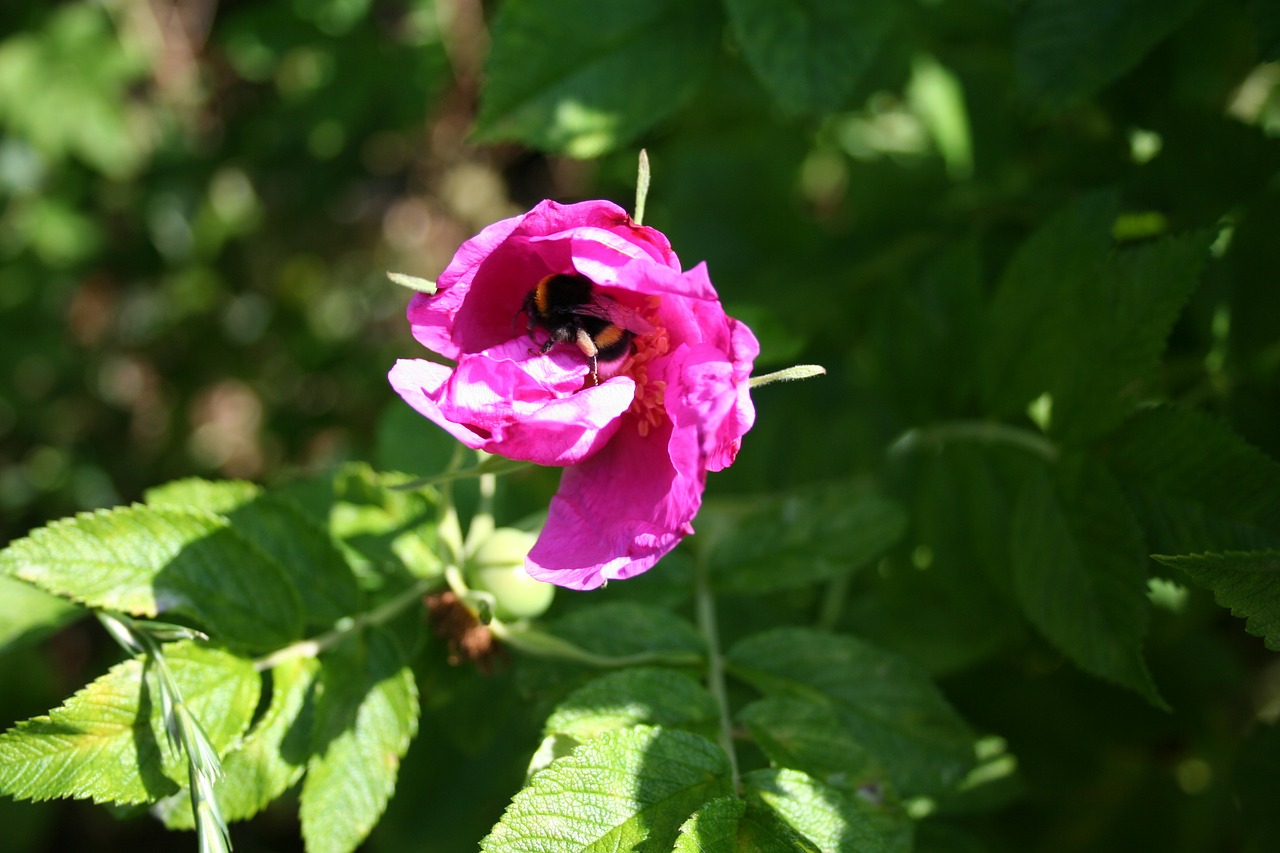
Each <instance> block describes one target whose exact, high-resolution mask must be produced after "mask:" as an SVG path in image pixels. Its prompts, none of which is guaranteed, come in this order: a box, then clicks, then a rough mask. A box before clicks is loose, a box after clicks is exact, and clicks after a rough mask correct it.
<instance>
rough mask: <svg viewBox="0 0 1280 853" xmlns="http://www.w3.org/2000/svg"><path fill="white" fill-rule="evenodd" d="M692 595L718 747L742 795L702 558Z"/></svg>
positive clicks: (708, 569)
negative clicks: (716, 710) (714, 709)
mask: <svg viewBox="0 0 1280 853" xmlns="http://www.w3.org/2000/svg"><path fill="white" fill-rule="evenodd" d="M694 577H695V580H696V586H695V591H694V595H695V597H696V602H697V611H698V630H700V631H701V632H702V637H703V639H704V640H705V641H706V643H707V689H708V690H710V691H711V698H713V699H715V702H716V707H717V708H719V709H720V747H721V748H722V749H723V750H724V751H725V754H726V755H728V756H729V771H730V774H731V779H732V781H733V790H734V792H735V793H737V794H741V793H742V780H741V778H740V777H739V774H738V753H737V751H736V750H735V749H734V746H733V726H732V723H731V721H730V719H729V693H728V691H727V690H726V689H725V681H724V658H723V657H722V656H721V654H720V632H719V629H718V628H717V627H716V601H715V597H714V596H713V595H712V593H711V563H710V561H709V560H708V559H707V558H706V557H705V556H703V555H701V554H700V555H699V556H698V558H697V560H696V561H695V566H694Z"/></svg>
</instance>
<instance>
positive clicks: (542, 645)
mask: <svg viewBox="0 0 1280 853" xmlns="http://www.w3.org/2000/svg"><path fill="white" fill-rule="evenodd" d="M489 630H491V631H492V632H493V635H494V636H495V637H497V638H498V639H499V640H501V641H502V642H504V643H506V644H507V645H509V646H511V648H513V649H515V650H517V651H520V652H523V653H525V654H529V655H534V656H535V657H542V658H552V659H555V660H566V661H571V662H573V663H580V664H582V665H584V666H595V667H600V668H602V669H612V668H617V667H624V666H644V665H646V664H659V665H663V666H697V665H698V664H701V663H702V656H701V655H699V654H696V653H694V652H639V653H637V654H634V655H616V656H609V655H600V654H596V653H595V652H590V651H587V650H586V649H584V648H582V647H581V646H579V645H575V644H574V643H571V642H569V641H568V640H566V639H564V638H563V637H556V636H554V635H552V634H547V633H545V632H543V631H539V630H538V629H536V628H529V627H525V626H523V625H508V624H507V623H505V622H500V621H498V620H496V619H495V620H494V621H493V622H492V623H490V625H489Z"/></svg>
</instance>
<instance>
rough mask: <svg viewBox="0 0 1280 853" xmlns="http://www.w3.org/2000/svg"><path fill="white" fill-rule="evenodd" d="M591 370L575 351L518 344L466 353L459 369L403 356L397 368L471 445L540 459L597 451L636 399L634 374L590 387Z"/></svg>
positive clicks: (405, 388) (406, 387)
mask: <svg viewBox="0 0 1280 853" xmlns="http://www.w3.org/2000/svg"><path fill="white" fill-rule="evenodd" d="M504 350H505V351H504ZM511 350H515V351H516V353H517V354H518V356H519V357H512V352H511ZM520 357H522V358H523V360H521V358H520ZM575 358H578V361H577V362H576V363H575V362H574V359H575ZM442 374H443V375H442ZM585 377H586V367H585V366H584V365H582V364H581V363H580V357H577V356H576V355H575V354H574V353H568V352H565V353H550V354H548V355H546V356H542V355H536V354H535V355H533V356H530V355H529V354H528V350H527V348H522V347H520V346H519V345H510V346H506V347H499V348H497V349H495V350H494V351H493V352H491V353H485V354H480V355H472V356H466V357H464V358H463V359H462V361H460V362H459V364H458V366H457V368H455V369H453V370H452V371H450V370H449V369H448V368H445V367H443V366H441V365H437V364H432V363H431V362H426V361H420V360H401V361H399V362H397V363H396V366H395V367H394V368H393V369H392V371H391V375H390V379H391V384H392V387H394V388H395V389H396V391H397V392H399V393H400V395H401V396H402V397H404V398H405V400H407V401H408V402H409V404H410V405H412V406H413V407H414V408H415V409H417V410H418V411H419V412H421V413H422V414H424V415H426V416H427V417H428V418H430V419H431V420H433V421H435V422H436V423H437V424H439V425H440V426H442V427H444V429H446V430H448V432H449V433H450V434H451V435H454V436H456V437H457V438H458V439H459V440H461V441H462V442H463V443H464V444H466V445H467V446H468V447H472V448H476V449H478V450H484V451H486V452H489V453H498V454H500V455H502V456H506V457H507V458H509V459H519V460H523V461H526V462H533V463H535V464H538V465H573V464H575V463H577V462H580V461H581V460H583V459H585V458H587V457H588V456H590V455H592V454H593V453H595V452H596V451H598V450H599V449H600V447H601V446H603V445H604V444H605V443H606V442H607V441H608V440H609V438H610V437H611V436H612V435H613V433H614V432H615V431H616V430H617V428H618V423H619V422H618V416H619V415H621V414H622V413H623V412H624V411H626V409H627V407H628V406H630V405H631V401H632V399H633V397H634V396H635V382H634V381H632V380H631V379H630V378H629V377H625V376H617V377H613V378H612V379H609V380H607V381H605V382H603V383H601V384H600V385H598V386H590V387H586V388H583V387H582V383H583V381H584V380H585ZM579 389H581V390H579Z"/></svg>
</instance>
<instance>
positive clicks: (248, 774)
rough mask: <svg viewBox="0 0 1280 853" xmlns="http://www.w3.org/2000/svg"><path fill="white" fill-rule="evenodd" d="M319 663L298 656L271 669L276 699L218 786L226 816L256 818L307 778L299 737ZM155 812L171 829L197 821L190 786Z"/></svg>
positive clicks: (232, 756) (227, 760) (231, 757)
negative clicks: (192, 805) (298, 741)
mask: <svg viewBox="0 0 1280 853" xmlns="http://www.w3.org/2000/svg"><path fill="white" fill-rule="evenodd" d="M319 668H320V665H319V663H318V662H317V661H316V660H315V659H314V658H294V659H292V660H288V661H285V662H284V663H281V664H279V665H277V666H275V667H274V668H273V669H272V670H271V703H270V704H269V705H268V706H267V709H266V711H264V712H263V714H262V716H261V717H260V718H259V719H258V720H257V722H255V723H254V726H253V728H252V729H251V730H250V731H249V732H248V733H247V734H246V735H245V736H244V739H243V740H241V741H240V743H239V744H237V745H236V747H235V748H234V749H232V751H231V752H229V753H228V754H227V755H226V756H225V757H224V758H223V760H222V776H221V778H219V779H218V781H217V783H216V785H215V788H214V790H215V791H217V796H218V805H219V807H220V808H221V811H222V817H223V819H225V820H227V821H233V820H245V819H247V818H250V817H253V816H254V815H255V814H257V813H258V812H260V811H262V810H263V809H264V808H266V807H267V805H268V804H269V803H271V802H272V801H273V800H275V799H276V798H278V797H279V796H281V795H282V794H284V792H285V791H287V790H288V789H289V788H290V787H292V786H293V785H294V783H296V782H297V781H298V779H300V778H301V777H302V772H303V770H304V769H305V768H306V759H307V757H308V753H307V751H306V750H299V749H298V748H297V744H296V743H295V741H296V740H297V738H298V730H299V727H300V726H301V725H302V721H303V720H305V717H304V716H303V714H304V709H305V707H306V701H307V699H308V698H309V697H310V695H311V691H312V687H313V685H314V683H315V676H316V673H317V672H318V671H319ZM155 811H156V813H157V814H158V815H159V816H160V818H161V819H162V820H163V821H164V823H165V826H167V827H169V828H170V829H193V828H194V826H195V824H194V820H193V818H192V814H191V798H190V796H189V795H188V793H187V791H180V792H179V793H177V794H175V795H174V796H172V797H170V798H168V799H166V800H163V801H161V802H160V803H158V804H157V806H156V808H155Z"/></svg>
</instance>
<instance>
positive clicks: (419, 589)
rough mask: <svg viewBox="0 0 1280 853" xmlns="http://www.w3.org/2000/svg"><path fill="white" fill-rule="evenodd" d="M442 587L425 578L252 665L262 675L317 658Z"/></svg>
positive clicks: (396, 614) (259, 659)
mask: <svg viewBox="0 0 1280 853" xmlns="http://www.w3.org/2000/svg"><path fill="white" fill-rule="evenodd" d="M439 584H440V581H439V579H437V578H422V579H421V580H419V581H418V582H417V583H415V584H414V585H413V586H411V587H409V588H408V589H406V590H404V591H403V592H401V593H399V594H398V595H396V596H395V597H394V598H389V599H387V600H386V601H384V602H382V604H379V605H378V606H377V607H375V608H373V609H372V610H367V611H365V612H364V613H358V614H356V615H355V616H348V617H347V618H345V619H341V620H339V622H338V624H337V625H334V626H333V628H331V629H330V630H328V631H325V632H324V633H323V634H319V635H317V636H315V637H311V638H309V639H306V640H299V641H298V642H296V643H291V644H290V645H287V646H284V647H283V648H279V649H276V650H275V651H274V652H272V653H271V654H269V655H264V656H263V657H260V658H258V659H257V660H256V661H254V662H253V666H254V668H255V669H257V670H258V672H262V671H264V670H268V669H271V668H272V667H273V666H276V665H277V664H280V663H283V662H284V661H287V660H292V659H293V658H313V657H316V656H317V655H320V654H322V653H323V652H325V651H328V650H329V649H331V648H333V647H334V646H336V645H338V643H341V642H342V641H343V640H345V639H346V638H347V637H348V636H350V635H351V634H354V633H355V632H357V631H363V630H364V629H365V628H370V627H373V626H376V625H382V624H385V623H387V622H390V621H391V620H392V619H394V618H395V617H397V616H399V615H400V614H401V613H403V612H404V611H405V610H407V609H408V608H409V607H411V606H412V605H413V604H414V603H416V602H417V601H418V600H419V599H421V598H422V596H424V595H426V594H427V593H428V592H430V591H431V590H433V589H435V588H436V587H437V586H439Z"/></svg>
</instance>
